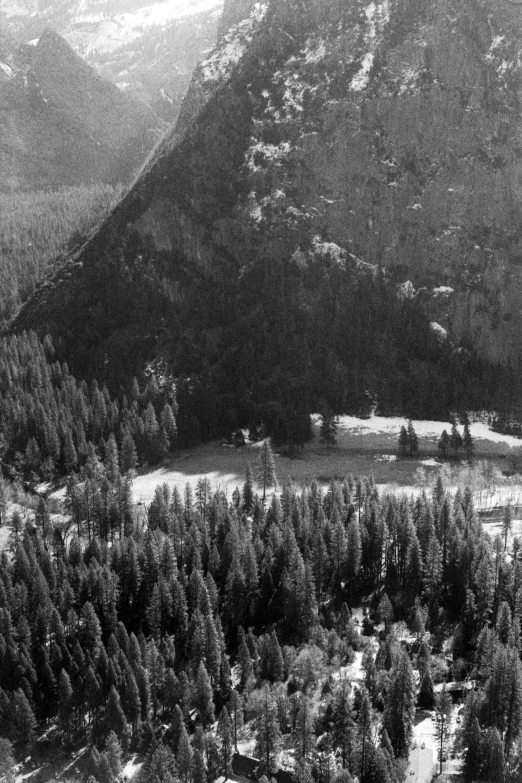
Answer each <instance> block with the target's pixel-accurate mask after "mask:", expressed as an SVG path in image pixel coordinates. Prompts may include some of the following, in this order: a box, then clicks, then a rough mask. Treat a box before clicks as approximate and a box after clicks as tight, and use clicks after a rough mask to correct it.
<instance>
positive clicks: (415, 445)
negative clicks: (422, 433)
mask: <svg viewBox="0 0 522 783" xmlns="http://www.w3.org/2000/svg"><path fill="white" fill-rule="evenodd" d="M407 435H408V451H409V453H410V454H411V455H412V456H413V455H415V454H417V452H418V450H419V439H418V438H417V433H416V432H415V429H414V427H413V424H412V421H411V419H409V420H408V431H407Z"/></svg>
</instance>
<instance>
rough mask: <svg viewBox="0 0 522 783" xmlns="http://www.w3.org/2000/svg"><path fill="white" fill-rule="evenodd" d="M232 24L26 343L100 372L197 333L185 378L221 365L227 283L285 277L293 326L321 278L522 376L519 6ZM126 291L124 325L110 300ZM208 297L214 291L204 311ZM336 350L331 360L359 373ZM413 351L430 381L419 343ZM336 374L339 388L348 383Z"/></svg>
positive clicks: (325, 8) (28, 311) (361, 12)
mask: <svg viewBox="0 0 522 783" xmlns="http://www.w3.org/2000/svg"><path fill="white" fill-rule="evenodd" d="M245 13H248V16H247V17H245V18H241V17H243V16H244V14H245ZM224 19H225V20H228V21H229V22H231V23H233V26H232V27H231V28H230V29H229V30H228V31H227V32H222V37H221V40H220V43H219V46H218V48H217V49H216V50H215V51H214V52H213V54H212V55H211V56H210V57H209V58H208V59H207V60H206V61H205V62H203V63H202V64H201V66H200V67H199V69H198V70H197V72H196V75H195V77H194V79H193V83H192V86H191V89H190V91H189V95H188V96H187V99H186V103H185V107H184V110H183V111H182V115H181V118H180V121H179V123H178V127H177V130H174V131H173V132H172V133H171V134H170V135H168V136H167V137H166V138H165V139H164V140H163V142H162V143H161V144H160V145H159V147H158V149H157V151H156V153H155V155H154V156H153V157H152V159H151V160H150V161H149V162H148V164H147V165H146V167H145V168H144V170H143V171H142V173H141V176H140V177H139V178H138V179H137V180H136V182H135V184H134V186H133V188H132V189H131V190H130V192H129V193H128V194H127V196H126V197H125V198H124V200H123V201H122V203H121V204H120V205H119V207H118V208H117V209H116V210H115V212H114V214H113V215H112V217H111V218H110V219H109V221H108V222H107V224H106V225H105V226H104V227H103V228H102V230H101V231H100V233H99V234H98V235H97V236H95V237H94V238H93V239H92V240H91V241H90V242H89V243H88V245H87V246H86V247H85V248H84V249H83V250H82V252H81V253H80V254H78V255H77V256H75V257H74V258H71V259H70V260H69V262H68V263H67V264H66V266H65V267H64V268H62V269H60V270H58V271H57V273H56V276H55V278H54V279H53V280H50V281H49V282H48V284H47V286H46V287H45V288H44V289H43V290H41V291H40V292H38V293H37V295H36V296H35V297H34V299H33V300H32V301H30V302H29V304H28V305H27V306H26V308H25V309H24V311H23V312H22V313H21V314H20V317H19V319H18V321H17V326H18V327H22V326H34V325H36V326H38V327H39V328H40V329H41V330H44V329H47V328H49V329H50V330H51V331H52V332H53V333H54V335H55V336H56V339H57V341H58V342H59V344H60V345H61V346H62V350H63V352H64V354H65V355H67V356H70V357H72V358H73V359H74V357H75V356H76V357H77V356H78V354H77V346H78V344H79V342H81V341H85V340H88V341H89V343H88V344H89V349H90V351H91V353H90V358H91V363H93V364H94V366H95V367H98V368H100V367H101V365H102V363H103V361H105V359H104V357H107V356H109V357H113V356H116V353H117V352H119V354H118V355H119V359H118V361H119V363H120V364H121V362H122V361H124V362H125V361H127V359H126V360H123V359H122V358H121V353H122V352H123V354H125V355H128V349H126V348H125V347H124V346H125V345H126V344H128V345H132V346H133V347H132V350H131V352H132V356H133V357H134V359H136V357H138V356H139V358H140V360H142V359H144V357H145V356H148V355H150V354H151V353H152V354H155V355H156V356H157V357H163V356H166V355H169V351H170V352H171V353H172V351H173V349H172V343H173V342H175V343H176V344H177V345H178V346H179V344H180V343H183V342H184V341H187V340H188V338H187V330H188V331H190V330H191V334H192V339H193V341H194V344H197V346H198V348H197V351H196V353H198V357H197V359H196V358H194V357H193V359H192V360H188V359H187V356H188V354H189V353H190V346H189V345H188V344H187V345H186V346H185V348H184V349H183V350H181V349H179V348H177V349H176V350H174V351H173V353H174V354H175V359H174V363H175V364H176V363H177V366H178V367H179V368H183V371H184V372H188V371H195V370H196V369H197V368H198V367H199V365H198V361H202V362H203V363H206V366H208V367H211V366H213V362H216V361H218V360H219V359H218V357H219V355H220V353H219V352H220V351H224V350H225V343H224V342H223V340H224V335H225V334H228V335H230V331H228V332H227V330H226V328H225V326H224V324H225V323H226V321H227V317H228V316H227V315H226V314H225V313H224V309H225V310H226V312H227V313H228V310H227V309H226V308H227V306H228V305H227V302H228V304H230V302H229V300H228V299H227V296H228V295H229V291H230V286H235V285H238V283H237V281H238V280H239V281H242V280H245V279H248V277H249V275H254V277H255V279H256V280H257V282H258V283H259V280H260V279H261V278H262V274H263V273H262V272H260V271H259V270H263V269H265V270H266V269H267V268H268V267H270V265H274V264H275V265H279V266H278V269H279V270H280V271H279V273H278V274H284V275H285V276H286V275H293V276H294V278H295V280H294V282H295V287H294V289H293V290H300V286H301V287H304V289H305V292H306V293H303V295H302V300H301V301H300V302H298V303H296V304H295V308H296V310H295V313H294V315H293V316H292V317H293V318H300V317H301V316H302V317H303V318H307V317H308V316H309V312H310V308H311V307H313V283H312V279H313V275H314V274H315V272H314V270H316V269H323V270H324V269H329V270H330V271H329V273H328V274H329V275H330V277H331V278H332V276H334V275H348V276H350V280H351V281H352V283H350V285H352V287H353V286H355V285H356V284H355V283H354V282H353V280H355V279H360V278H361V277H363V278H365V279H373V280H374V281H375V280H377V279H381V278H382V280H383V281H384V282H383V286H385V287H386V289H387V290H388V291H394V292H395V293H394V296H396V298H397V300H398V301H400V302H401V303H402V306H403V307H406V306H408V307H410V306H411V307H416V308H419V309H421V310H422V311H423V312H424V313H425V314H426V318H427V319H428V322H431V338H430V339H433V340H434V341H435V342H436V343H437V344H440V343H446V344H447V346H448V350H450V347H451V351H452V352H453V353H455V352H458V351H459V350H461V347H462V346H463V347H465V348H470V347H471V346H474V347H475V348H477V349H478V351H479V352H480V354H481V355H482V356H483V357H484V358H485V359H486V360H488V361H489V362H496V361H497V360H499V359H501V360H502V361H504V362H508V361H509V362H511V363H512V364H513V365H516V366H518V363H519V362H520V359H521V356H520V351H521V349H520V345H521V341H520V337H521V336H522V311H521V310H520V308H519V306H518V301H519V296H520V293H521V292H522V274H521V263H520V262H521V258H522V236H521V234H520V226H521V225H522V222H521V217H522V216H521V195H522V192H521V188H522V178H521V175H522V168H521V151H522V147H521V141H522V124H521V120H520V98H521V94H522V93H521V87H522V81H521V75H522V66H521V63H520V59H519V41H520V40H522V8H521V7H520V5H517V4H513V3H510V2H507V0H429V1H428V0H380V1H376V2H367V1H366V0H364V1H363V0H346V1H345V2H342V3H340V2H339V1H338V0H335V1H334V0H299V2H298V1H297V0H284V1H283V0H271V2H269V3H266V4H260V3H256V4H252V3H249V2H244V3H243V2H239V1H238V0H236V1H234V0H231V2H229V3H228V4H227V5H226V7H225V16H224ZM228 21H227V24H228ZM225 26H226V24H224V25H223V27H225ZM116 259H118V260H116ZM281 269H283V270H284V272H281ZM252 270H254V271H252ZM332 270H337V271H332ZM100 274H101V275H102V276H103V281H104V285H106V286H107V288H108V290H109V291H111V294H110V295H109V294H107V293H104V292H103V291H101V290H100V285H94V280H95V279H97V276H98V275H100ZM274 274H275V273H274ZM256 275H257V277H256ZM354 275H355V277H353V276H354ZM124 279H126V280H131V281H132V282H131V283H130V284H129V285H124V282H123V280H124ZM305 279H306V280H307V281H308V282H306V283H303V280H305ZM343 279H344V278H343ZM114 280H116V281H117V283H116V284H117V286H118V288H120V289H121V288H125V300H126V301H127V303H129V302H130V303H132V304H131V306H130V310H129V315H128V317H127V316H126V315H125V313H124V312H123V310H124V309H125V308H124V306H123V305H121V306H120V304H116V305H114V306H112V304H111V303H112V302H113V301H114V300H113V297H112V290H113V288H114V285H113V281H114ZM200 280H204V281H205V286H207V287H210V288H211V290H212V292H213V300H212V302H211V303H210V304H209V302H208V301H205V307H206V310H205V312H202V309H201V296H202V294H201V290H202V289H203V287H204V286H203V285H202V284H199V283H197V282H196V281H200ZM274 281H275V277H273V278H272V285H275V284H276V283H275V282H274ZM252 284H253V282H252ZM143 285H146V286H148V290H149V291H150V292H152V291H154V292H155V293H154V294H152V293H151V300H150V301H149V303H148V304H147V305H145V310H147V308H150V307H152V305H151V303H150V302H151V301H153V300H154V301H155V303H156V306H157V308H158V311H157V312H158V317H155V316H154V314H153V313H152V312H151V313H150V315H149V316H147V314H146V313H143V312H142V313H141V314H140V318H143V320H142V321H140V323H141V327H140V329H139V330H137V327H136V323H137V321H136V319H135V318H134V315H133V313H132V309H133V308H135V307H137V306H141V305H140V303H141V304H143V302H144V296H143V295H142V296H141V298H140V295H139V294H140V293H141V292H142V291H143V290H144V289H143ZM198 285H199V288H198ZM239 285H240V283H239ZM281 285H282V284H281ZM285 285H286V282H285ZM368 285H369V284H368ZM133 286H134V289H133ZM196 288H197V290H198V291H199V294H198V297H196V298H192V297H193V294H194V291H195V290H196ZM131 291H132V293H131ZM296 295H298V296H299V294H296ZM383 296H384V294H383ZM109 300H110V301H109ZM234 301H235V300H234ZM72 302H74V303H75V307H74V315H73V314H72V312H73V311H72V310H70V309H69V308H70V303H72ZM219 302H221V308H220V306H219ZM406 303H408V304H406ZM251 304H252V302H251ZM79 306H80V308H81V313H82V317H81V322H82V323H81V326H80V325H79V324H78V322H77V314H78V307H79ZM245 306H246V305H245ZM354 306H355V305H354ZM122 308H123V309H122ZM213 308H215V310H216V312H214V313H213V314H212V313H211V312H209V309H210V310H212V309H213ZM223 308H224V309H223ZM68 312H69V314H68ZM92 313H96V318H93V316H92ZM336 317H338V318H341V319H342V318H345V319H348V320H349V319H350V313H348V312H344V313H339V314H337V316H336ZM390 318H391V316H390ZM71 319H73V320H74V324H72V322H71ZM191 319H192V321H191ZM390 323H391V321H390ZM66 325H67V326H66ZM228 326H229V325H228ZM70 327H72V328H70ZM227 328H228V327H227ZM372 328H373V327H372V324H371V322H368V323H367V324H366V329H369V330H371V329H372ZM383 329H384V331H383V334H385V333H386V330H385V327H383ZM137 331H139V332H140V335H141V336H140V335H138V334H137ZM131 332H132V340H130V342H128V343H126V340H127V338H128V337H129V334H130V333H131ZM296 334H299V330H298V329H297V330H296ZM340 334H341V333H340V332H336V333H335V338H332V339H335V340H337V341H338V340H341V339H342V338H341V337H340ZM357 334H360V330H359V331H358V332H357ZM116 335H118V337H116ZM357 339H359V338H357ZM389 339H390V340H393V339H394V338H389ZM378 344H379V343H378V341H377V343H376V345H378ZM136 346H139V350H137V349H136ZM342 350H344V349H342V348H341V347H339V349H338V350H337V354H336V356H335V358H332V362H333V363H334V364H335V362H336V361H340V362H341V364H342V365H343V366H347V365H346V361H348V360H346V361H345V359H339V357H340V356H341V353H342ZM373 350H376V349H375V346H374V349H373ZM419 350H420V349H419ZM422 350H423V353H422V352H421V353H422V357H421V353H419V356H418V357H417V359H416V361H417V360H419V361H421V362H424V363H426V367H428V366H429V368H430V369H429V372H428V370H426V372H425V373H424V374H425V375H426V377H428V376H430V377H434V376H433V372H435V371H434V370H433V367H432V366H431V364H430V362H431V363H433V362H435V363H436V361H437V360H436V359H434V358H433V356H431V357H429V356H428V354H429V351H431V350H432V348H431V347H429V340H428V338H427V337H426V342H425V346H424V348H423V349H422ZM433 350H435V349H433ZM305 353H306V352H305ZM419 357H421V358H419ZM410 358H411V357H410ZM76 360H77V359H76ZM300 360H302V361H305V358H304V354H300ZM383 361H384V359H383ZM128 362H129V363H132V361H131V359H130V358H129V357H128ZM343 362H344V364H343ZM352 371H353V367H351V365H350V370H349V372H348V370H347V371H346V372H348V375H349V376H350V373H352ZM343 372H344V371H343ZM343 372H341V371H339V372H337V370H335V371H334V370H332V373H333V374H334V375H336V377H337V376H339V377H338V380H337V381H336V383H337V385H338V386H339V387H340V386H341V385H342V383H343V382H346V375H343ZM357 372H358V370H357ZM376 374H377V375H378V373H376ZM341 376H342V377H343V378H344V379H345V380H344V381H341V380H340V378H341ZM367 377H369V376H367ZM374 377H375V375H374ZM412 377H413V376H412ZM415 377H417V376H415ZM426 385H428V381H426Z"/></svg>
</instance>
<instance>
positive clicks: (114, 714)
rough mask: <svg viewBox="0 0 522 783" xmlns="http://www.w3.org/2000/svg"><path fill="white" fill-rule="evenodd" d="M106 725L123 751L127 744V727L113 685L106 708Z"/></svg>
mask: <svg viewBox="0 0 522 783" xmlns="http://www.w3.org/2000/svg"><path fill="white" fill-rule="evenodd" d="M106 723H107V728H108V729H109V731H113V732H114V733H115V735H116V736H117V738H118V740H119V741H120V742H121V745H122V747H123V748H124V749H126V748H127V746H128V743H129V727H128V726H127V721H126V720H125V714H124V712H123V709H122V707H121V702H120V697H119V695H118V692H117V691H116V689H115V687H114V685H111V689H110V691H109V698H108V699H107V707H106Z"/></svg>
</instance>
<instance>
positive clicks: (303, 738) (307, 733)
mask: <svg viewBox="0 0 522 783" xmlns="http://www.w3.org/2000/svg"><path fill="white" fill-rule="evenodd" d="M295 747H296V754H297V758H298V759H299V760H300V761H304V762H306V761H307V760H308V759H309V758H310V757H311V755H312V752H313V750H314V747H315V735H314V714H313V708H312V703H311V701H310V700H309V699H308V697H307V696H306V695H303V697H302V699H301V706H300V708H299V712H298V714H297V725H296V732H295Z"/></svg>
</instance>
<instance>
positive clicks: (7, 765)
mask: <svg viewBox="0 0 522 783" xmlns="http://www.w3.org/2000/svg"><path fill="white" fill-rule="evenodd" d="M14 766H15V758H14V754H13V746H12V745H11V743H10V742H9V740H8V739H4V737H0V780H4V781H5V783H14V779H15V775H14Z"/></svg>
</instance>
